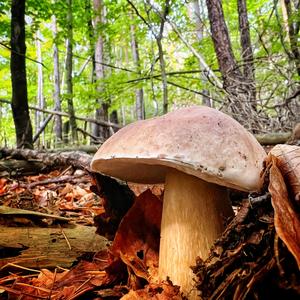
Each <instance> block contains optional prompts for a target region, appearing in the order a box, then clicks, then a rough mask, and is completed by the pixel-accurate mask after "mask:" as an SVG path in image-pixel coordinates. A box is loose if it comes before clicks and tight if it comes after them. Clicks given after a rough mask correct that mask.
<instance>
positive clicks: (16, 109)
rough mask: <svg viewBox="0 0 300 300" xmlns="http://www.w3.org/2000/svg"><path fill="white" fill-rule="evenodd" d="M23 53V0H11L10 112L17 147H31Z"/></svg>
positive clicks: (24, 50) (30, 127)
mask: <svg viewBox="0 0 300 300" xmlns="http://www.w3.org/2000/svg"><path fill="white" fill-rule="evenodd" d="M25 54H26V45H25V0H13V1H12V5H11V62H10V68H11V81H12V113H13V118H14V123H15V129H16V140H17V148H33V143H32V126H31V120H30V115H29V110H28V98H27V79H26V64H25Z"/></svg>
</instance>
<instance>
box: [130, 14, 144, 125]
mask: <svg viewBox="0 0 300 300" xmlns="http://www.w3.org/2000/svg"><path fill="white" fill-rule="evenodd" d="M130 18H131V21H133V16H132V12H130ZM135 31H136V28H135V26H134V25H133V24H131V25H130V33H131V50H132V56H133V61H134V64H135V67H136V71H137V72H138V74H141V72H140V68H141V66H140V55H139V47H138V42H137V38H136V34H135ZM135 97H136V100H135V109H136V116H137V120H143V119H145V106H144V91H143V89H142V88H138V89H136V91H135Z"/></svg>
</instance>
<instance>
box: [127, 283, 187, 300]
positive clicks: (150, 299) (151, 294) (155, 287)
mask: <svg viewBox="0 0 300 300" xmlns="http://www.w3.org/2000/svg"><path fill="white" fill-rule="evenodd" d="M141 299H143V300H181V299H183V298H182V297H181V296H180V289H179V287H178V286H174V285H172V284H171V283H170V282H167V281H164V282H162V283H160V284H155V283H152V284H149V285H147V286H146V287H145V288H144V289H142V290H137V291H133V290H131V291H129V293H128V294H126V295H125V296H123V297H122V298H121V300H141Z"/></svg>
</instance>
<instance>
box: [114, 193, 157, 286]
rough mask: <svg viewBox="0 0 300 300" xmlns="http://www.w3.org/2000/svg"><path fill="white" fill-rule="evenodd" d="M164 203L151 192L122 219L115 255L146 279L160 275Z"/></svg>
mask: <svg viewBox="0 0 300 300" xmlns="http://www.w3.org/2000/svg"><path fill="white" fill-rule="evenodd" d="M161 215H162V202H161V201H160V200H159V199H158V198H157V197H156V196H154V195H153V194H152V193H151V191H149V190H147V191H145V192H144V193H143V194H141V195H140V196H139V197H137V198H136V201H135V203H134V204H133V206H132V207H131V208H130V209H129V211H128V212H127V214H126V215H125V217H124V218H123V219H122V221H121V223H120V225H119V229H118V231H117V233H116V236H115V239H114V242H113V245H112V252H113V254H114V255H117V256H119V257H120V258H121V259H122V261H123V262H124V263H125V264H126V265H127V266H129V267H130V268H131V269H132V270H133V272H134V273H135V274H136V275H137V276H139V277H142V278H145V279H146V280H149V279H150V277H155V276H156V275H157V268H158V252H159V240H160V223H161Z"/></svg>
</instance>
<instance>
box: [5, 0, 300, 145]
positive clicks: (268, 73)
mask: <svg viewBox="0 0 300 300" xmlns="http://www.w3.org/2000/svg"><path fill="white" fill-rule="evenodd" d="M96 4H97V5H100V8H98V9H96ZM219 4H221V8H222V10H223V15H224V21H225V23H224V24H225V26H226V28H227V31H228V37H229V40H230V45H231V51H232V57H233V58H234V60H235V68H236V69H230V72H231V73H230V72H229V71H228V73H227V74H224V72H226V71H224V70H225V69H222V61H220V57H218V47H219V45H216V40H217V38H216V33H215V32H214V30H213V25H216V24H215V23H214V22H215V21H214V19H213V16H212V14H211V12H212V11H213V10H212V9H210V10H209V11H208V8H210V7H212V5H219ZM243 4H245V5H246V15H244V16H246V18H247V20H246V21H247V22H248V30H249V38H250V43H251V44H250V47H251V50H252V51H251V52H252V56H250V55H248V56H247V53H248V52H247V49H248V50H249V47H248V46H247V45H246V44H245V40H243V39H242V38H241V36H242V25H241V20H240V18H241V9H239V7H240V6H239V5H243ZM238 6H239V7H238ZM68 11H70V12H71V16H72V23H70V22H71V21H70V20H71V19H70V17H68ZM97 16H100V17H99V19H98V21H96V20H97ZM0 20H1V22H0V41H1V42H0V43H1V44H0V75H1V89H0V99H1V102H0V126H1V129H2V130H1V133H0V143H1V144H2V145H7V146H14V145H15V144H16V142H15V137H14V131H15V129H14V126H13V123H12V114H11V108H10V106H9V104H8V103H7V101H9V102H10V101H11V99H12V86H11V73H10V63H11V59H10V55H11V51H12V48H11V26H10V22H11V1H8V0H4V1H2V2H1V4H0ZM25 22H26V26H25V30H26V47H27V48H26V75H27V90H28V102H29V106H30V107H39V108H40V109H42V110H61V111H62V112H66V113H68V114H70V111H69V107H68V103H69V102H68V101H69V100H68V99H72V101H73V106H74V112H75V115H76V116H84V117H87V118H92V119H94V118H97V119H98V120H99V121H104V122H108V123H109V122H111V123H118V124H119V125H120V126H122V125H125V124H127V123H129V122H132V121H135V120H137V119H139V118H143V117H145V118H150V117H153V116H156V115H160V114H162V113H165V112H166V110H169V111H170V110H172V109H174V108H176V107H181V106H186V105H192V104H198V105H199V104H202V103H205V97H208V98H209V99H210V100H209V105H211V106H213V107H216V108H218V109H222V110H224V111H226V112H228V113H230V114H232V115H233V116H234V117H235V118H237V119H238V121H240V122H242V123H243V125H244V126H245V127H246V128H248V129H250V130H251V131H253V132H256V133H266V132H269V131H288V130H291V128H292V127H293V125H294V124H295V123H296V122H299V115H300V113H299V109H300V108H299V94H300V92H299V76H300V52H299V51H300V50H299V41H298V40H299V25H300V19H299V3H298V1H294V0H284V1H262V0H258V1H241V0H240V1H231V0H230V1H223V3H222V2H221V1H219V0H218V1H217V0H207V1H206V2H205V1H204V0H199V1H197V0H192V1H188V2H186V1H175V0H164V1H162V0H155V1H149V0H127V1H126V0H118V1H108V0H101V1H100V0H98V1H97V0H94V1H90V0H72V1H61V0H53V1H46V0H39V1H36V0H27V1H26V10H25ZM244 24H246V25H247V23H244ZM246 25H244V29H243V30H245V28H246V29H247V26H246ZM245 26H246V27H245ZM70 30H71V31H72V38H71V40H69V43H71V44H72V50H70V51H72V57H71V62H72V69H71V74H70V76H71V79H72V82H71V84H72V90H70V89H68V88H67V82H68V78H69V77H68V71H67V70H68V68H67V56H68V38H69V34H70ZM216 30H219V29H218V28H217V29H216ZM218 32H219V33H220V35H221V38H222V37H224V33H223V32H220V31H218ZM97 43H102V44H101V47H102V48H101V47H100V48H99V47H98V48H97V47H96V46H95V45H96V44H97ZM227 45H228V43H227ZM245 45H246V47H245ZM55 47H56V48H57V57H58V67H59V73H60V77H59V82H58V83H57V84H58V85H59V87H60V98H59V101H60V104H61V109H60V108H59V109H57V107H56V105H55V97H54V90H55V72H54V71H55V70H54V66H55V64H54V48H55ZM247 47H248V48H247ZM99 49H100V50H99ZM136 50H137V51H138V52H136ZM219 50H220V49H219ZM99 51H102V52H101V55H100V56H99V55H96V54H97V53H99ZM39 53H40V54H39ZM137 53H138V56H136V54H137ZM245 53H246V55H245ZM223 62H224V61H223ZM224 63H225V62H224ZM248 65H251V66H252V68H253V77H252V79H253V80H252V83H251V88H252V89H254V93H255V99H254V101H255V103H254V105H253V107H254V110H253V114H252V113H249V112H246V115H244V116H243V118H240V119H239V117H238V116H237V115H236V110H235V109H234V107H239V108H238V111H241V109H242V108H243V107H245V105H246V103H247V102H248V101H250V100H249V99H248V98H247V97H245V98H243V97H241V92H240V91H241V90H244V91H243V92H242V93H244V92H245V91H249V89H250V85H248V81H247V80H246V79H245V77H241V78H240V79H239V80H241V81H242V82H240V83H239V84H241V85H243V88H241V89H239V92H238V93H237V94H234V93H233V94H234V97H236V98H234V99H236V100H233V98H232V97H233V96H232V95H231V92H232V89H228V88H227V87H226V76H227V77H230V80H231V81H230V84H231V85H232V84H233V85H234V83H232V80H233V81H234V82H235V83H236V82H237V81H238V80H237V77H234V76H233V75H232V74H233V73H232V72H233V71H237V70H238V71H239V72H241V73H243V74H244V72H246V71H245V69H246V67H247V66H248ZM97 66H98V67H99V66H101V67H102V75H101V76H100V75H99V73H97ZM231 67H232V66H230V67H229V68H231ZM39 70H40V71H39ZM97 74H98V75H97ZM41 82H42V90H41ZM39 89H40V100H41V99H42V100H43V101H42V102H41V101H39V96H38V91H39ZM141 91H142V92H141ZM70 93H71V95H70ZM141 93H142V94H141ZM138 94H139V96H138ZM138 97H140V98H138ZM137 99H139V100H137ZM141 99H142V100H141ZM137 101H143V105H142V107H141V105H140V106H138V105H137ZM237 103H240V104H239V105H240V106H237ZM166 104H167V105H166ZM206 104H207V102H206ZM233 106H234V107H233ZM101 107H102V108H101ZM138 107H139V108H138ZM232 107H233V108H232ZM97 108H99V109H100V108H101V109H102V112H101V113H102V114H98V115H97V114H96V115H95V110H96V109H97ZM139 110H143V113H142V112H141V111H140V112H139ZM245 111H246V110H245ZM30 113H31V120H32V123H33V133H34V134H35V133H37V131H38V130H39V128H40V127H41V123H43V122H44V121H45V119H46V117H47V116H48V115H47V114H43V113H42V112H40V113H37V111H35V110H31V111H30ZM141 116H142V117H141ZM247 116H248V117H247ZM254 116H255V117H254ZM39 118H40V119H39ZM251 119H253V120H254V122H252V121H253V120H251ZM37 120H39V121H37ZM55 120H56V119H55V118H52V119H51V120H49V121H48V123H47V124H46V125H47V126H46V129H45V130H44V133H43V137H42V136H41V135H40V136H39V139H38V141H39V145H43V146H44V147H49V146H53V143H54V141H55V133H54V132H53V128H54V123H55V122H56V121H55ZM68 120H69V118H68V117H67V116H62V122H63V123H64V124H65V127H67V126H68V123H67V121H68ZM76 126H77V127H76V130H78V134H79V139H80V143H88V142H89V139H90V138H91V139H92V140H94V141H96V140H97V137H98V136H99V132H98V134H97V136H94V135H95V132H96V131H94V130H92V129H91V126H90V123H89V122H86V121H84V120H77V125H76ZM106 128H107V126H106ZM114 130H115V129H114V128H112V127H109V131H108V133H106V134H108V135H110V134H111V133H112V132H113V131H114ZM66 132H67V131H66ZM99 140H101V137H100V139H99ZM99 140H98V141H99Z"/></svg>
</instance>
